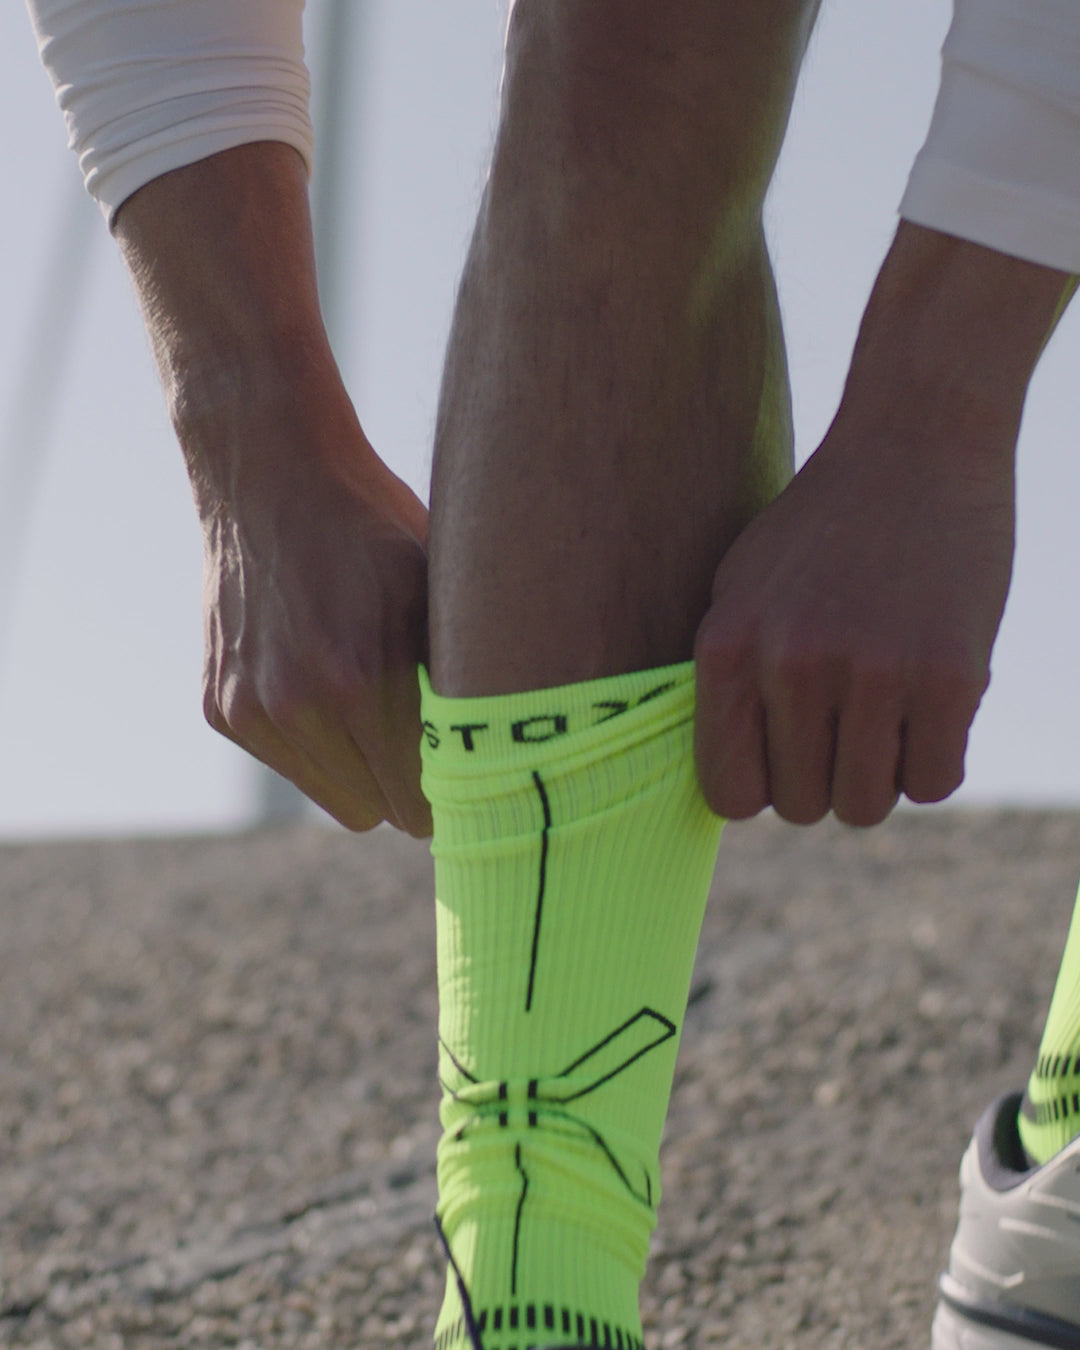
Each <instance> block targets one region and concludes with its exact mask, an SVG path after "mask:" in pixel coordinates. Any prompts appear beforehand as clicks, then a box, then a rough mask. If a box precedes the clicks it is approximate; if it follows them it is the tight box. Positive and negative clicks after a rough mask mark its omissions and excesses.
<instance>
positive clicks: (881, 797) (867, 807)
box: [832, 680, 902, 827]
mask: <svg viewBox="0 0 1080 1350" xmlns="http://www.w3.org/2000/svg"><path fill="white" fill-rule="evenodd" d="M901 725H902V707H901V702H900V699H899V698H898V696H897V695H896V693H895V690H893V689H892V688H891V687H889V685H888V684H887V683H886V682H885V681H883V680H881V681H879V680H864V681H863V682H862V683H861V684H860V685H859V686H858V688H856V689H853V690H852V691H851V692H850V693H849V694H848V696H847V697H846V698H845V701H844V704H843V707H842V709H841V713H840V722H839V726H838V728H837V734H836V757H835V761H834V764H833V783H832V808H833V811H834V812H835V814H836V817H837V819H838V820H842V821H843V822H844V824H845V825H855V826H859V827H865V826H870V825H879V824H880V823H881V822H882V821H883V820H884V819H885V817H886V816H887V815H888V814H889V812H890V811H891V810H892V809H893V807H894V806H895V805H896V801H897V797H898V796H899V789H898V786H897V785H898V783H899V781H900V769H901V764H900V758H901V745H902V741H901Z"/></svg>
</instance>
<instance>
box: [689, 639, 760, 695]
mask: <svg viewBox="0 0 1080 1350" xmlns="http://www.w3.org/2000/svg"><path fill="white" fill-rule="evenodd" d="M694 661H695V663H696V665H697V669H698V673H699V675H700V676H701V677H702V678H703V679H704V681H705V683H706V684H707V685H711V686H720V685H725V684H733V683H739V682H742V681H744V680H745V679H746V677H747V676H748V674H749V673H750V672H751V671H752V669H753V666H754V654H753V643H752V641H751V640H750V638H749V637H747V636H746V635H745V634H742V633H739V632H736V631H734V630H731V629H727V628H721V627H719V626H718V625H703V626H702V628H701V629H700V630H699V632H698V635H697V639H696V641H695V643H694Z"/></svg>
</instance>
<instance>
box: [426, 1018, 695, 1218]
mask: <svg viewBox="0 0 1080 1350" xmlns="http://www.w3.org/2000/svg"><path fill="white" fill-rule="evenodd" d="M676 1032H677V1028H676V1026H675V1023H674V1022H672V1020H671V1019H670V1018H669V1017H665V1016H664V1015H663V1013H658V1012H656V1011H655V1010H654V1009H652V1008H641V1009H639V1010H638V1011H637V1012H636V1013H635V1014H634V1015H633V1017H628V1018H627V1019H626V1021H625V1022H623V1023H622V1024H621V1025H620V1026H618V1027H616V1028H615V1030H614V1031H611V1032H609V1033H608V1034H607V1035H606V1036H603V1037H601V1039H600V1040H599V1041H597V1042H596V1044H595V1045H593V1046H591V1047H590V1048H589V1049H588V1050H586V1051H585V1052H584V1053H583V1054H581V1055H578V1056H577V1058H576V1059H574V1060H573V1061H571V1063H570V1064H568V1065H567V1066H566V1068H565V1069H563V1070H562V1071H561V1072H560V1073H558V1074H556V1075H555V1076H554V1077H553V1078H549V1079H536V1078H532V1079H530V1080H529V1081H528V1083H527V1085H526V1088H525V1092H524V1094H522V1093H521V1089H520V1086H518V1087H516V1088H514V1090H513V1091H511V1088H512V1086H513V1085H511V1084H510V1083H509V1082H508V1081H507V1080H505V1079H502V1080H499V1081H498V1082H495V1083H487V1084H482V1080H480V1079H479V1078H478V1076H477V1074H476V1073H474V1072H473V1071H471V1070H469V1069H467V1068H466V1067H465V1066H464V1065H463V1064H462V1063H461V1061H460V1060H459V1059H458V1057H457V1056H455V1055H454V1054H453V1053H452V1052H451V1051H450V1050H449V1049H448V1048H447V1051H446V1053H447V1055H448V1057H449V1059H450V1061H451V1063H452V1064H453V1065H454V1068H455V1069H457V1070H458V1072H459V1073H460V1074H461V1077H462V1079H463V1080H464V1081H463V1082H459V1083H451V1082H447V1081H446V1079H445V1078H442V1077H441V1076H440V1083H441V1085H442V1088H443V1091H444V1092H445V1093H446V1094H447V1095H448V1096H449V1097H451V1098H452V1099H453V1100H454V1101H458V1102H460V1101H462V1096H461V1092H462V1089H463V1088H465V1087H466V1086H468V1087H470V1088H475V1087H479V1086H484V1088H485V1094H486V1095H485V1096H484V1098H483V1099H482V1100H479V1101H476V1100H473V1099H472V1094H470V1102H469V1105H471V1106H472V1108H473V1114H472V1115H471V1116H470V1117H469V1118H468V1119H467V1120H466V1121H465V1122H464V1123H463V1124H462V1125H460V1126H459V1127H458V1130H457V1132H456V1133H455V1135H454V1138H455V1140H457V1141H458V1142H460V1141H462V1140H463V1139H465V1137H466V1136H467V1135H468V1134H469V1133H471V1132H472V1131H473V1130H475V1129H477V1128H479V1127H481V1126H484V1125H487V1124H490V1123H491V1122H492V1121H495V1122H496V1123H497V1124H498V1126H499V1127H500V1128H501V1129H506V1128H508V1127H509V1126H510V1125H511V1124H515V1125H518V1124H520V1125H525V1126H526V1127H527V1128H529V1129H535V1128H537V1127H538V1126H539V1124H540V1123H541V1120H543V1122H544V1124H546V1125H549V1126H552V1125H554V1126H556V1127H561V1128H563V1129H565V1130H567V1131H568V1132H572V1133H574V1134H576V1135H577V1136H578V1138H585V1139H588V1140H590V1141H591V1142H592V1143H593V1144H594V1145H595V1146H596V1147H597V1148H598V1149H599V1150H600V1151H601V1153H603V1155H604V1157H605V1158H607V1160H608V1162H609V1163H610V1164H611V1167H612V1170H613V1171H614V1172H615V1174H616V1176H617V1177H618V1178H619V1180H620V1182H621V1183H622V1184H623V1186H624V1187H625V1188H626V1190H627V1191H629V1193H630V1194H631V1195H632V1196H633V1197H634V1199H635V1200H637V1201H639V1202H640V1203H641V1204H643V1205H647V1206H649V1207H650V1208H652V1181H651V1178H650V1177H649V1174H648V1170H647V1169H645V1173H644V1178H643V1183H642V1184H641V1185H637V1184H635V1183H634V1181H633V1180H632V1179H631V1177H630V1176H629V1174H628V1172H627V1169H626V1168H625V1167H624V1166H623V1165H622V1163H621V1162H620V1161H619V1159H618V1158H617V1157H616V1155H615V1153H614V1151H613V1150H612V1149H611V1148H610V1146H609V1145H608V1142H607V1140H606V1139H605V1138H604V1136H603V1135H602V1134H601V1133H600V1131H599V1130H598V1129H596V1127H595V1126H594V1125H592V1124H590V1123H589V1121H587V1120H584V1119H582V1118H581V1117H580V1116H578V1115H576V1114H575V1113H574V1112H572V1111H567V1110H566V1109H565V1108H566V1106H567V1105H568V1104H569V1103H572V1102H576V1101H580V1100H581V1098H583V1097H587V1096H590V1095H591V1094H592V1093H594V1092H597V1091H599V1090H600V1089H601V1088H603V1087H604V1086H605V1085H606V1084H607V1083H610V1082H611V1081H612V1079H614V1078H618V1077H619V1076H620V1075H621V1074H623V1073H625V1072H626V1071H627V1070H628V1069H629V1068H630V1067H631V1066H632V1065H634V1064H636V1063H637V1061H638V1060H639V1059H642V1058H643V1057H644V1056H646V1055H648V1054H651V1053H652V1052H653V1051H654V1050H656V1049H658V1048H659V1047H660V1046H661V1045H664V1044H665V1043H666V1042H667V1041H669V1040H671V1039H672V1037H674V1036H675V1035H676ZM641 1038H644V1042H643V1043H642V1044H638V1040H639V1039H641ZM443 1045H444V1047H445V1042H443ZM590 1061H593V1062H594V1064H593V1067H594V1069H596V1070H598V1072H597V1074H596V1077H595V1078H593V1079H592V1080H591V1081H589V1082H587V1083H585V1084H584V1085H583V1086H582V1087H579V1088H574V1089H573V1090H571V1091H568V1092H567V1091H560V1090H559V1086H558V1083H559V1079H562V1078H567V1077H569V1076H570V1075H571V1074H572V1073H575V1072H578V1071H580V1070H581V1068H582V1066H583V1065H587V1064H589V1062H590ZM597 1061H598V1062H597Z"/></svg>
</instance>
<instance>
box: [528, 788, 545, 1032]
mask: <svg viewBox="0 0 1080 1350" xmlns="http://www.w3.org/2000/svg"><path fill="white" fill-rule="evenodd" d="M533 783H534V784H535V785H536V790H537V792H538V793H539V794H540V804H541V806H542V807H543V810H544V828H543V830H542V831H541V833H540V884H539V887H538V888H537V895H536V917H535V919H534V920H533V940H532V954H531V956H530V958H529V987H528V989H527V991H526V994H525V1011H526V1012H532V1001H533V985H534V984H535V981H536V957H537V953H538V952H539V950H540V920H541V919H542V918H543V914H544V891H545V890H546V888H547V856H548V834H549V833H550V831H551V803H550V802H549V801H548V795H547V792H546V791H545V789H544V780H543V779H542V778H541V777H540V775H539V774H538V773H537V772H536V770H535V769H534V770H533Z"/></svg>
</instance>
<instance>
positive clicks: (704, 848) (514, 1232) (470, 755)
mask: <svg viewBox="0 0 1080 1350" xmlns="http://www.w3.org/2000/svg"><path fill="white" fill-rule="evenodd" d="M421 681H422V686H423V705H422V707H423V717H424V742H423V747H422V748H423V756H424V788H425V792H426V793H427V795H428V798H429V800H430V801H431V804H432V814H433V818H434V822H435V835H434V841H433V845H432V851H433V854H434V857H435V876H436V896H437V922H438V959H439V997H440V1014H439V1037H440V1076H441V1079H442V1084H443V1105H442V1111H441V1116H442V1123H443V1127H444V1135H443V1139H442V1143H441V1144H440V1148H439V1168H438V1170H439V1220H440V1225H441V1231H442V1233H443V1237H444V1241H445V1244H446V1247H447V1250H448V1254H449V1257H450V1269H449V1270H448V1278H447V1292H446V1298H445V1301H444V1305H443V1309H442V1313H441V1315H440V1317H439V1321H438V1326H437V1329H436V1346H437V1347H438V1350H453V1348H454V1347H465V1346H470V1345H473V1346H476V1345H481V1344H482V1346H483V1348H484V1350H515V1348H516V1347H521V1350H524V1347H526V1346H563V1345H574V1346H576V1345H598V1346H616V1347H627V1350H629V1348H630V1347H634V1346H638V1345H640V1341H641V1323H640V1317H639V1313H638V1285H639V1282H640V1280H641V1277H642V1274H643V1273H644V1268H645V1261H646V1256H647V1253H648V1245H649V1236H650V1234H651V1232H652V1229H653V1227H654V1224H655V1212H656V1205H657V1202H658V1200H659V1196H660V1184H659V1170H658V1150H659V1144H660V1136H661V1132H662V1129H663V1123H664V1117H665V1115H666V1112H667V1103H668V1097H669V1095H670V1091H671V1081H672V1075H673V1072H674V1065H675V1055H676V1050H677V1047H678V1042H679V1034H680V1031H681V1026H682V1019H683V1015H684V1011H685V1008H686V999H687V992H688V989H689V982H690V974H691V969H692V966H693V958H694V952H695V949H696V945H697V940H698V934H699V931H700V926H701V919H702V915H703V912H704V906H705V900H706V897H707V894H708V890H709V884H710V880H711V877H712V871H713V867H714V864H715V858H716V847H717V843H718V840H719V834H720V828H721V822H720V821H719V820H717V818H716V817H715V816H713V815H712V814H711V812H710V811H709V809H708V807H707V806H706V804H705V802H704V800H703V798H702V797H701V794H700V792H699V790H698V787H697V783H696V779H695V774H694V761H693V726H692V724H693V707H694V684H693V666H692V665H689V664H687V665H682V666H676V667H670V668H667V669H664V670H658V671H644V672H638V673H635V674H632V675H627V676H620V677H616V678H613V679H610V680H599V681H592V682H589V683H586V684H579V685H572V686H568V687H565V688H561V689H553V690H544V691H540V692H536V693H527V694H520V695H510V696H507V697H505V698H490V699H464V700H459V699H446V698H440V697H438V696H437V695H435V694H434V693H433V692H432V690H431V688H430V685H429V684H428V682H427V680H426V676H425V675H424V674H423V672H421Z"/></svg>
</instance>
